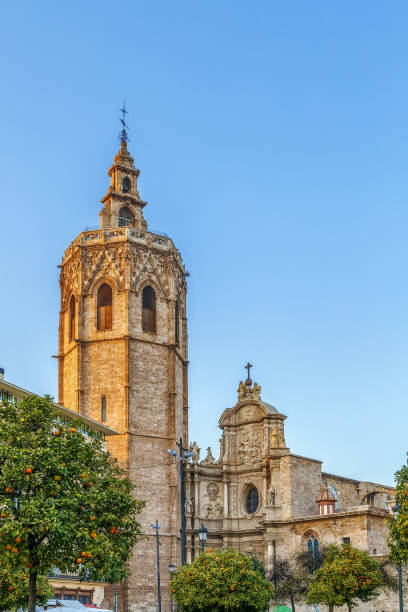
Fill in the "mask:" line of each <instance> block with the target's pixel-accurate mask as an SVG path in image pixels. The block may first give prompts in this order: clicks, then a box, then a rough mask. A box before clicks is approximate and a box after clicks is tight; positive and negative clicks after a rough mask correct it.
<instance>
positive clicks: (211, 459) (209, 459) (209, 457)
mask: <svg viewBox="0 0 408 612" xmlns="http://www.w3.org/2000/svg"><path fill="white" fill-rule="evenodd" d="M214 462H215V459H214V457H213V454H212V452H211V446H209V447H208V448H207V456H206V458H205V459H203V460H202V462H201V464H202V465H206V464H208V463H214Z"/></svg>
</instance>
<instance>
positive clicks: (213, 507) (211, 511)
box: [206, 503, 223, 519]
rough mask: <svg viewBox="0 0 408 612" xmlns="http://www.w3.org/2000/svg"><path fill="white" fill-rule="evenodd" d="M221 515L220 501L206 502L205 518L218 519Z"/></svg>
mask: <svg viewBox="0 0 408 612" xmlns="http://www.w3.org/2000/svg"><path fill="white" fill-rule="evenodd" d="M222 515H223V507H222V505H221V504H220V503H213V504H208V506H207V507H206V518H209V519H211V518H212V519H218V518H221V517H222Z"/></svg>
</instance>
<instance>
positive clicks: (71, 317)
mask: <svg viewBox="0 0 408 612" xmlns="http://www.w3.org/2000/svg"><path fill="white" fill-rule="evenodd" d="M75 314H76V313H75V297H74V296H73V295H72V296H71V299H70V300H69V340H70V342H71V341H72V340H73V339H74V338H75Z"/></svg>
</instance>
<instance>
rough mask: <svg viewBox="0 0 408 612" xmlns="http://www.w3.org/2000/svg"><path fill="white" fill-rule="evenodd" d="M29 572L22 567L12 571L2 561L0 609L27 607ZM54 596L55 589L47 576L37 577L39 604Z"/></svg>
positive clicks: (0, 562)
mask: <svg viewBox="0 0 408 612" xmlns="http://www.w3.org/2000/svg"><path fill="white" fill-rule="evenodd" d="M28 586H29V574H28V572H27V571H24V570H22V569H19V570H16V571H15V572H14V573H12V574H11V573H10V569H9V568H8V567H7V565H6V564H5V563H4V561H0V609H1V610H17V609H18V608H26V607H27V601H28ZM51 597H54V589H53V588H52V586H51V585H50V584H49V582H48V580H47V579H46V578H45V576H39V577H38V579H37V604H39V605H42V604H44V603H46V601H47V600H48V599H50V598H51Z"/></svg>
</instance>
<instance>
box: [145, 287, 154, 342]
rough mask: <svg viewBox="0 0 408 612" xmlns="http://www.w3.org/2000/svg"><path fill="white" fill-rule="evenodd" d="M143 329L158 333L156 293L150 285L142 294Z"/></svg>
mask: <svg viewBox="0 0 408 612" xmlns="http://www.w3.org/2000/svg"><path fill="white" fill-rule="evenodd" d="M142 319H143V321H142V325H143V331H145V332H152V333H156V294H155V292H154V290H153V289H152V288H151V287H150V286H149V285H148V286H147V287H145V288H144V289H143V295H142Z"/></svg>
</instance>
